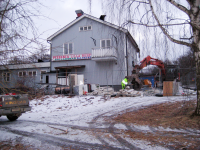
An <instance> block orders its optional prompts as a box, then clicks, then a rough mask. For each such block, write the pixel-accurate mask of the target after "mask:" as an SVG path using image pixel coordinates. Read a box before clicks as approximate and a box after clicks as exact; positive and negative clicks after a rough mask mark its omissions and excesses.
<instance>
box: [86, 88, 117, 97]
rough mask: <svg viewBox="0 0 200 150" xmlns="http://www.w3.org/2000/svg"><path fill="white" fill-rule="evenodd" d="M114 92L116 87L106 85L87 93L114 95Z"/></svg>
mask: <svg viewBox="0 0 200 150" xmlns="http://www.w3.org/2000/svg"><path fill="white" fill-rule="evenodd" d="M113 94H115V92H114V89H113V88H112V87H110V86H106V87H98V88H96V90H94V91H93V92H91V93H88V94H87V95H100V96H104V95H113Z"/></svg>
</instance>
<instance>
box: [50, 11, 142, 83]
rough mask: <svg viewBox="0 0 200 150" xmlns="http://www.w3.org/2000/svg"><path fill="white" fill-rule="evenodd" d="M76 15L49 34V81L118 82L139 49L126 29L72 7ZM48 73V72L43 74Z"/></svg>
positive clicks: (136, 55)
mask: <svg viewBox="0 0 200 150" xmlns="http://www.w3.org/2000/svg"><path fill="white" fill-rule="evenodd" d="M75 12H76V14H77V18H75V20H73V21H72V22H71V23H69V24H68V25H66V26H65V27H63V28H62V29H60V30H58V31H57V32H56V33H54V34H53V35H51V36H50V37H49V38H48V39H47V41H48V42H49V43H50V51H51V65H50V66H51V67H50V69H51V73H50V74H49V82H52V83H58V84H62V85H68V84H69V82H70V81H69V77H70V76H73V77H74V78H75V81H73V82H75V83H74V84H80V83H79V82H81V83H82V81H83V82H84V84H100V85H112V86H113V87H117V86H119V85H121V81H122V79H123V78H124V77H125V76H127V75H131V71H132V68H133V67H132V64H133V63H134V62H135V63H136V62H137V59H138V58H137V57H138V56H139V55H138V53H139V52H140V50H139V48H138V45H137V43H136V42H135V40H134V39H133V37H132V36H131V34H130V33H129V32H128V30H126V29H124V28H121V27H119V26H116V25H114V24H111V23H109V22H106V21H105V15H102V16H100V18H96V17H93V16H90V15H88V14H85V13H84V12H83V11H82V10H76V11H75ZM47 75H48V74H47Z"/></svg>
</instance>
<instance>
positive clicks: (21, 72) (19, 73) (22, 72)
mask: <svg viewBox="0 0 200 150" xmlns="http://www.w3.org/2000/svg"><path fill="white" fill-rule="evenodd" d="M26 75H27V74H26V71H20V72H18V76H19V77H25V76H26Z"/></svg>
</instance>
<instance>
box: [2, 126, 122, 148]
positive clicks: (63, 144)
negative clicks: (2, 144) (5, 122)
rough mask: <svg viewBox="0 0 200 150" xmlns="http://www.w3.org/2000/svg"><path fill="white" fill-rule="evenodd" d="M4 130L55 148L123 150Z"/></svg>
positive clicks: (5, 128)
mask: <svg viewBox="0 0 200 150" xmlns="http://www.w3.org/2000/svg"><path fill="white" fill-rule="evenodd" d="M0 128H1V129H2V130H4V131H6V132H10V133H13V134H17V135H21V136H24V137H28V138H33V139H36V140H39V141H41V142H44V143H48V144H50V145H54V146H59V147H70V148H73V149H97V150H98V149H99V150H100V149H106V150H113V149H116V150H121V148H118V147H113V146H108V145H106V146H104V145H101V144H91V143H86V142H79V141H73V140H68V139H64V138H59V137H55V136H50V135H46V134H40V133H32V132H27V131H19V130H15V129H11V128H8V127H0Z"/></svg>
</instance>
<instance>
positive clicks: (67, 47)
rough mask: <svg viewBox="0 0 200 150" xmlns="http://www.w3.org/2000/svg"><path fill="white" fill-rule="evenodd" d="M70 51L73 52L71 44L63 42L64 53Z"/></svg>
mask: <svg viewBox="0 0 200 150" xmlns="http://www.w3.org/2000/svg"><path fill="white" fill-rule="evenodd" d="M72 52H73V44H72V43H65V44H64V54H72Z"/></svg>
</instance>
